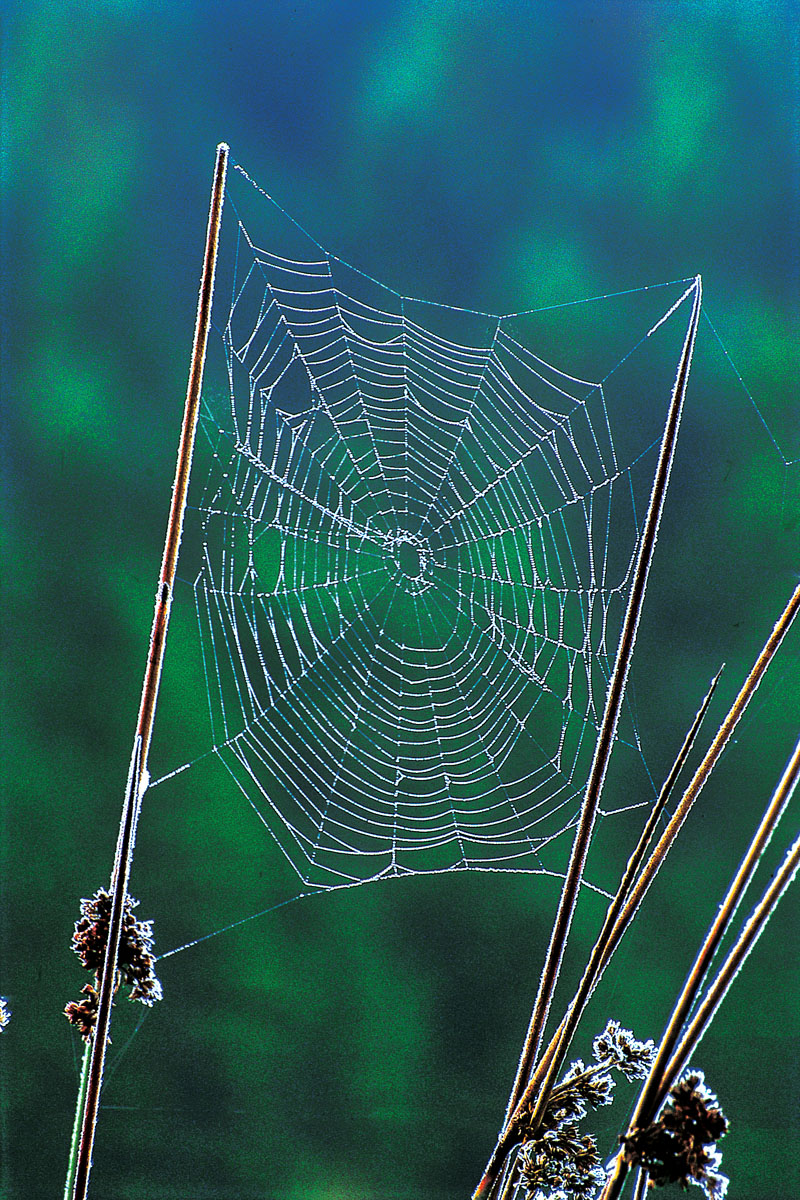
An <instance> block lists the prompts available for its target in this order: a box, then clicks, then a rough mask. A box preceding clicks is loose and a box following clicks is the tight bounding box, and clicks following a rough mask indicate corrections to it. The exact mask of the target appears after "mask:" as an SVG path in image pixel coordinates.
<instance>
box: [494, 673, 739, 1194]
mask: <svg viewBox="0 0 800 1200" xmlns="http://www.w3.org/2000/svg"><path fill="white" fill-rule="evenodd" d="M722 670H723V668H722V667H721V668H720V670H719V671H718V672H717V674H716V675H715V676H714V678H713V679H712V681H711V684H710V686H709V689H708V692H707V693H706V695H705V698H704V699H703V703H702V704H701V705H700V708H699V709H698V711H697V713H696V714H695V717H694V720H693V721H692V724H691V727H690V729H689V732H688V733H687V735H686V737H685V738H684V740H683V744H682V746H681V748H680V750H679V752H678V756H677V758H676V759H675V762H674V763H673V764H672V767H671V768H670V770H669V773H668V774H667V778H666V779H665V781H664V784H663V786H662V788H661V791H660V792H659V795H658V798H657V800H656V803H655V805H654V806H653V808H652V810H651V812H650V814H649V816H648V819H647V821H646V822H645V826H644V829H643V830H642V833H641V835H640V837H639V841H638V843H637V846H636V849H635V850H634V852H633V854H632V855H631V857H630V859H629V860H628V864H627V866H626V868H625V872H624V874H623V876H622V879H621V881H620V884H619V887H618V888H617V892H616V895H615V896H614V898H613V900H612V901H611V904H610V905H609V907H608V910H607V912H606V916H605V919H604V921H603V927H602V929H601V931H600V933H599V935H598V937H597V940H596V942H595V944H594V946H593V948H592V952H591V954H590V956H589V961H588V963H587V965H586V969H585V971H584V973H583V977H582V979H581V982H580V984H579V986H578V990H577V992H576V993H575V996H574V998H573V1000H572V1002H571V1004H570V1006H569V1008H568V1009H567V1013H566V1016H565V1017H564V1019H563V1021H562V1022H561V1024H560V1025H559V1027H558V1029H557V1030H556V1032H555V1034H554V1035H553V1037H552V1039H551V1041H550V1044H549V1045H548V1047H547V1049H546V1050H545V1052H544V1054H543V1055H542V1057H541V1059H540V1060H539V1062H538V1064H537V1066H536V1070H535V1071H534V1072H533V1074H532V1075H531V1078H530V1080H529V1081H528V1084H527V1086H526V1088H525V1090H524V1091H523V1093H522V1096H521V1097H520V1101H519V1104H518V1105H517V1108H516V1109H515V1111H514V1113H513V1114H512V1116H511V1118H510V1119H509V1121H508V1122H507V1123H506V1127H505V1129H504V1130H503V1132H502V1135H501V1137H500V1138H499V1139H498V1142H497V1145H496V1146H495V1150H494V1152H493V1155H492V1158H491V1159H490V1162H489V1167H487V1172H490V1171H491V1170H493V1169H494V1165H495V1164H496V1163H497V1162H502V1161H503V1160H504V1159H505V1157H506V1155H507V1154H508V1151H509V1150H510V1149H511V1147H512V1146H513V1145H514V1144H515V1143H516V1140H517V1122H518V1118H519V1115H520V1114H521V1113H522V1112H524V1111H526V1110H528V1109H529V1107H530V1105H531V1103H532V1102H533V1101H534V1099H535V1100H536V1106H535V1109H534V1112H533V1114H532V1115H531V1116H530V1118H529V1121H528V1124H529V1125H531V1126H533V1127H535V1126H536V1125H537V1123H538V1121H539V1120H540V1119H541V1116H542V1113H543V1111H544V1107H545V1105H546V1103H547V1101H548V1099H549V1096H550V1092H551V1089H552V1086H553V1083H554V1082H555V1079H556V1076H557V1075H558V1073H559V1071H560V1070H561V1068H562V1066H563V1063H564V1059H565V1058H566V1055H567V1053H568V1051H569V1047H570V1044H571V1041H572V1038H573V1036H574V1033H575V1029H576V1028H577V1025H578V1022H579V1021H580V1019H581V1017H582V1015H583V1013H584V1011H585V1008H586V1005H587V1003H588V1001H589V999H590V998H591V996H592V993H593V992H594V989H595V987H596V986H597V984H598V982H599V980H600V978H601V976H602V974H603V972H604V971H605V968H606V967H607V966H608V963H609V961H610V958H611V955H612V954H613V952H614V950H615V949H616V947H617V946H618V945H619V942H620V940H621V938H622V935H623V933H624V931H625V929H626V928H627V924H629V923H630V920H631V919H632V918H633V916H634V912H632V911H631V912H629V915H628V921H627V923H626V924H625V925H622V926H619V925H618V918H619V915H620V911H621V910H622V907H623V905H624V903H625V901H626V899H627V898H628V896H629V894H630V892H631V889H632V887H633V885H634V881H635V878H636V875H637V872H638V871H639V869H640V867H641V864H642V859H643V858H644V855H645V853H646V851H647V847H648V845H649V843H650V840H651V838H652V836H653V834H654V832H655V829H656V826H657V824H658V821H659V820H660V818H661V816H662V814H663V811H664V809H665V807H666V805H667V803H668V801H669V797H670V795H671V793H672V790H673V788H674V786H675V783H676V782H677V779H678V776H679V775H680V772H681V770H682V769H683V767H684V765H685V763H686V760H687V758H688V756H689V754H690V753H691V750H692V746H693V745H694V742H695V739H696V737H697V734H698V732H699V729H700V725H701V724H702V721H703V718H704V717H705V715H706V712H707V711H708V707H709V705H710V703H711V700H712V698H713V696H714V692H715V691H716V688H717V684H718V683H719V680H720V676H721V675H722ZM496 1192H497V1189H496V1188H495V1193H496ZM488 1195H492V1193H491V1192H489V1193H488Z"/></svg>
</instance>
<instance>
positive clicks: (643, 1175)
mask: <svg viewBox="0 0 800 1200" xmlns="http://www.w3.org/2000/svg"><path fill="white" fill-rule="evenodd" d="M647 1179H648V1173H647V1171H645V1170H643V1169H642V1168H641V1167H640V1168H639V1171H638V1174H637V1176H636V1183H635V1184H634V1187H633V1197H632V1200H645V1196H646V1195H647Z"/></svg>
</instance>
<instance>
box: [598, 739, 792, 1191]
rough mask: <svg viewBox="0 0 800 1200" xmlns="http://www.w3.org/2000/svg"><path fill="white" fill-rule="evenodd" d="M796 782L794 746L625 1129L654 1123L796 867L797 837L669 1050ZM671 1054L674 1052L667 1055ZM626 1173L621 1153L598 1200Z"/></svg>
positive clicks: (621, 1182) (615, 1188)
mask: <svg viewBox="0 0 800 1200" xmlns="http://www.w3.org/2000/svg"><path fill="white" fill-rule="evenodd" d="M799 779H800V742H798V744H797V746H796V747H795V750H794V753H793V755H792V757H791V759H790V760H789V763H788V764H787V767H786V769H785V771H784V773H783V775H782V776H781V779H780V782H779V783H778V786H777V787H776V789H775V791H774V793H773V795H772V798H771V800H770V802H769V804H768V805H767V808H766V810H765V812H764V815H763V817H762V819H761V822H760V824H759V827H758V829H757V830H756V833H755V834H754V836H753V839H752V841H751V843H750V845H749V847H748V849H747V851H746V852H745V855H744V857H743V858H742V861H741V864H740V866H739V869H738V870H737V872H736V875H735V876H734V879H733V881H732V883H731V885H730V887H729V889H728V892H727V894H726V896H725V899H724V900H723V902H722V904H721V906H720V909H719V912H718V914H717V917H716V919H715V920H714V921H713V922H712V924H711V927H710V928H709V931H708V933H707V935H706V938H705V941H704V942H703V945H702V947H701V949H700V952H699V953H698V955H697V958H696V959H695V962H694V964H693V966H692V969H691V971H690V972H689V974H688V976H687V978H686V982H685V984H684V987H683V990H682V992H681V994H680V996H679V997H678V1000H677V1002H676V1004H675V1007H674V1009H673V1011H672V1015H671V1017H670V1019H669V1022H668V1023H667V1027H666V1029H665V1031H664V1035H663V1037H662V1039H661V1044H660V1046H659V1048H658V1053H657V1054H656V1059H655V1062H654V1063H653V1066H652V1069H651V1071H650V1074H649V1076H648V1078H647V1079H646V1080H645V1083H644V1086H643V1087H642V1091H641V1093H640V1095H639V1099H638V1101H637V1104H636V1108H635V1110H634V1114H633V1117H632V1118H631V1121H630V1129H631V1130H634V1129H637V1128H642V1127H644V1126H646V1125H649V1124H650V1122H651V1121H652V1120H653V1119H654V1118H655V1116H656V1113H657V1112H658V1109H659V1107H660V1106H661V1104H663V1102H664V1100H665V1099H666V1095H667V1092H668V1091H669V1089H670V1088H671V1087H672V1086H673V1084H674V1082H675V1079H676V1078H677V1076H678V1074H679V1073H680V1071H681V1070H682V1069H683V1067H684V1066H685V1065H686V1063H687V1062H688V1059H689V1057H690V1055H691V1054H692V1053H693V1051H694V1049H695V1047H696V1046H697V1044H698V1042H699V1040H700V1038H701V1037H702V1035H703V1033H704V1032H705V1031H706V1029H707V1028H708V1026H709V1024H710V1022H711V1021H712V1019H713V1017H714V1016H715V1015H716V1012H717V1011H718V1009H719V1006H720V1004H721V1003H722V1000H723V999H724V997H725V994H726V992H727V989H728V987H729V986H730V984H731V982H732V980H733V978H734V976H735V975H736V972H737V971H738V970H739V968H740V967H741V965H742V963H743V962H744V960H745V958H746V957H747V955H748V954H749V952H750V950H751V949H752V948H753V946H754V945H755V942H756V940H757V939H758V937H759V935H760V934H761V932H762V931H763V929H764V927H765V925H766V923H767V921H768V920H769V918H770V916H771V915H772V913H773V912H774V910H775V906H776V905H777V904H778V902H779V900H780V898H781V896H782V895H783V893H784V892H785V891H786V888H787V887H788V886H789V884H790V883H791V881H792V879H793V878H794V875H795V872H796V871H797V868H798V864H799V863H800V838H798V839H797V841H795V842H794V843H793V845H792V846H791V847H790V848H789V851H788V852H787V854H786V856H785V858H784V861H783V863H782V864H781V867H780V869H779V871H778V872H777V874H776V875H775V877H774V879H773V881H772V883H771V884H770V886H769V887H768V888H767V890H766V892H765V893H764V895H763V896H762V897H761V900H760V901H759V903H758V905H757V906H756V908H755V910H754V911H753V913H752V915H751V917H750V919H749V920H748V921H747V923H746V924H745V927H744V929H743V931H742V934H741V936H740V937H739V939H738V940H737V942H736V944H735V945H734V947H733V948H732V950H731V951H730V953H729V955H728V957H727V958H726V960H725V962H724V963H723V965H722V967H721V968H720V970H719V972H718V973H717V975H716V977H715V978H714V981H713V982H712V984H711V985H710V987H709V988H708V991H707V993H706V996H705V998H704V1000H703V1002H702V1003H701V1005H700V1008H699V1009H698V1011H697V1013H696V1015H695V1017H694V1019H693V1021H692V1022H691V1024H690V1026H689V1028H688V1029H687V1030H686V1032H685V1034H684V1037H683V1039H682V1041H681V1043H680V1047H679V1048H678V1050H675V1044H676V1042H677V1041H678V1038H679V1037H680V1033H681V1030H682V1029H683V1027H684V1024H685V1022H686V1018H687V1016H688V1014H689V1012H690V1010H691V1008H692V1005H693V1004H694V1002H695V1000H696V999H697V995H698V993H699V991H700V988H701V986H702V982H703V978H704V977H705V974H706V972H707V970H708V967H709V965H710V962H711V959H712V957H713V955H714V953H715V951H716V949H717V947H718V946H719V942H720V940H721V938H722V937H723V935H724V934H725V932H726V931H727V929H728V928H729V926H730V924H731V921H732V920H733V917H734V915H735V913H736V909H737V907H738V904H739V901H740V900H741V897H742V895H743V893H744V891H745V890H746V888H747V886H748V884H749V883H750V881H751V880H752V878H753V874H754V872H755V869H756V867H757V865H758V862H759V859H760V858H761V855H762V854H763V852H764V849H765V848H766V846H767V844H768V842H769V840H770V838H771V836H772V834H773V832H774V830H775V827H776V825H777V824H778V822H779V820H780V818H781V816H782V815H783V813H784V811H785V809H786V805H787V804H788V803H789V800H790V799H791V796H792V793H793V791H794V789H795V788H796V786H797V783H798V780H799ZM673 1051H675V1052H674V1053H673ZM627 1171H628V1164H627V1162H626V1161H625V1159H624V1157H623V1154H622V1152H620V1154H618V1156H617V1159H616V1161H615V1166H614V1171H613V1173H612V1175H611V1177H610V1179H609V1181H608V1183H607V1184H606V1187H605V1189H604V1191H603V1194H602V1197H601V1200H616V1197H618V1196H619V1194H620V1192H621V1191H622V1187H623V1185H624V1181H625V1176H626V1174H627Z"/></svg>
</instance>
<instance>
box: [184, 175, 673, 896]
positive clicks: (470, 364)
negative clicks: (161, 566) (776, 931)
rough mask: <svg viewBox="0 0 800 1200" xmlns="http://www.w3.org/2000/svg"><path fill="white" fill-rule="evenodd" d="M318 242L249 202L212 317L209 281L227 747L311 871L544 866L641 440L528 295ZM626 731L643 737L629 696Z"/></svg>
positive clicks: (603, 626)
mask: <svg viewBox="0 0 800 1200" xmlns="http://www.w3.org/2000/svg"><path fill="white" fill-rule="evenodd" d="M267 199H268V198H267ZM304 236H307V235H304ZM306 245H307V247H308V248H309V250H308V251H307V253H306V254H305V256H303V257H291V256H279V255H278V254H277V253H275V252H274V250H273V249H265V248H264V247H263V245H259V244H257V242H256V241H255V240H254V238H253V237H251V235H250V234H249V233H248V230H247V228H246V227H245V225H244V223H243V222H242V221H241V220H237V226H236V232H235V250H234V251H233V253H232V254H231V257H230V263H229V271H228V274H229V280H228V284H229V289H230V290H229V304H228V310H227V312H226V313H225V314H224V316H223V318H222V319H220V315H219V314H220V309H221V308H222V306H223V305H224V303H225V301H224V296H223V295H222V293H221V291H220V289H218V293H217V302H216V303H217V328H218V330H219V332H220V334H221V346H222V350H223V355H224V363H225V373H226V377H227V388H226V391H227V396H226V397H225V398H224V399H223V400H222V401H221V402H220V403H217V402H211V401H208V400H207V402H206V407H205V411H204V413H203V415H202V417H201V427H202V429H203V431H204V433H205V436H206V438H207V440H208V445H209V447H210V451H211V465H210V471H209V474H208V476H207V478H206V480H205V482H204V484H203V486H202V492H201V494H200V495H199V498H198V499H196V500H195V507H196V515H197V517H198V519H199V521H200V526H201V537H200V539H199V544H200V546H201V549H200V551H199V559H198V564H197V571H196V575H195V577H194V581H193V586H194V595H195V603H196V610H197V618H198V627H199V631H200V638H201V644H202V651H203V663H204V670H205V676H206V683H207V690H208V697H209V713H210V721H211V729H212V737H213V744H214V753H215V754H216V755H217V756H218V758H219V759H220V761H221V762H222V763H223V764H224V766H225V767H226V768H227V770H228V771H229V772H230V774H231V776H232V777H233V779H234V780H235V781H236V783H237V785H238V787H239V788H240V790H241V792H242V794H243V795H244V796H245V797H246V798H247V800H248V801H249V803H250V804H251V805H252V807H253V809H254V810H255V811H256V812H257V813H258V816H259V817H260V819H261V821H262V822H263V824H264V826H265V827H266V828H267V830H268V831H269V833H270V834H271V835H272V837H273V838H274V839H275V841H276V842H277V843H278V845H279V846H280V848H281V850H282V851H283V853H284V854H285V855H286V857H287V859H288V860H289V862H290V863H291V864H292V866H293V867H294V869H295V871H296V872H297V874H298V876H299V877H300V879H301V880H302V881H303V883H304V884H305V885H307V886H308V887H311V888H314V889H319V888H329V887H336V886H346V885H353V884H356V883H360V882H364V881H366V880H370V879H376V878H381V877H386V876H392V875H402V874H410V873H416V872H420V871H426V872H433V871H448V870H458V869H461V870H465V869H469V868H480V869H484V870H491V869H494V870H517V869H524V870H529V871H553V870H555V871H556V872H557V871H558V869H559V868H558V867H557V866H556V865H555V864H556V862H557V856H555V857H554V856H553V848H554V847H556V846H557V845H558V846H561V847H563V845H564V841H565V834H567V831H568V830H569V829H570V827H571V825H572V824H573V823H574V821H575V819H576V815H577V812H578V809H579V805H580V799H581V796H582V792H583V788H584V785H585V780H586V776H587V773H588V767H589V762H590V759H591V755H592V751H593V748H594V742H595V737H596V733H597V728H598V725H599V722H600V719H601V716H602V709H603V702H604V699H605V693H606V686H607V682H608V678H609V675H610V672H611V667H612V665H613V658H614V654H615V651H616V646H617V640H618V637H619V631H620V627H621V622H622V616H623V613H624V605H625V599H626V594H627V589H628V586H629V583H630V579H631V572H632V569H633V563H634V558H635V553H636V545H637V535H638V532H639V527H638V520H637V504H640V505H641V507H642V509H643V507H644V502H643V496H642V480H644V479H646V480H647V486H649V477H650V476H651V475H652V467H653V462H654V456H653V455H645V452H646V451H647V450H648V449H650V450H652V446H651V445H650V444H649V443H646V444H645V445H644V446H641V447H640V453H639V454H638V455H634V456H631V455H630V454H629V453H628V454H627V456H626V458H625V459H624V460H621V459H620V456H619V454H618V451H617V448H616V444H615V443H616V441H617V438H616V434H615V433H614V432H612V428H611V421H610V419H609V412H608V406H607V402H606V388H605V386H604V381H598V380H591V379H584V378H579V377H578V376H577V375H573V374H569V373H567V372H566V371H565V370H564V369H562V368H560V367H556V366H554V365H552V364H550V363H548V362H546V361H544V359H543V358H541V357H539V356H538V355H537V354H536V353H534V352H533V350H532V349H531V348H530V347H529V346H528V345H526V344H525V343H524V342H523V341H522V340H520V338H519V337H518V336H517V335H516V328H515V327H516V325H518V324H519V322H518V318H519V316H520V314H510V315H507V316H491V315H487V314H481V313H475V312H471V311H470V310H463V309H462V310H459V309H453V308H449V307H447V306H444V305H426V304H424V303H423V302H421V301H416V300H412V299H410V298H408V297H403V296H401V295H399V294H398V293H397V292H395V291H393V290H392V289H390V288H387V287H384V286H382V285H380V284H378V283H377V282H376V281H375V280H373V279H371V278H370V277H368V276H366V275H363V274H362V273H360V272H358V271H356V270H354V269H353V268H351V267H349V266H347V264H345V263H343V262H342V261H341V260H340V259H338V258H336V257H335V256H333V255H331V254H329V253H327V252H325V251H323V250H322V248H321V247H320V246H319V245H318V244H317V243H316V242H313V240H312V239H307V242H306ZM685 284H686V281H684V285H683V287H682V288H681V289H680V291H683V290H684V288H685ZM659 324H660V322H659ZM651 332H652V330H651ZM667 399H668V396H667V395H666V394H665V395H664V396H663V407H664V408H665V407H666V400H667ZM661 407H662V406H661V404H660V405H659V408H661ZM642 455H645V457H644V458H642ZM642 463H644V470H643V469H642ZM185 571H186V568H185V567H184V574H185ZM618 736H619V737H621V738H622V739H623V740H625V741H627V742H628V744H630V745H631V746H633V747H634V749H635V751H636V753H637V754H639V755H641V749H640V747H639V745H638V735H637V733H636V727H635V722H634V721H633V719H632V717H631V716H630V714H628V717H627V719H626V721H625V722H624V723H623V726H621V733H620V734H619V735H618ZM640 799H642V798H640ZM643 799H644V800H645V801H646V799H647V797H644V798H643ZM561 857H562V858H563V857H564V854H563V850H562V853H561Z"/></svg>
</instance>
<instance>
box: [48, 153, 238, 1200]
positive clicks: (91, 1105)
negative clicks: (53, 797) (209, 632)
mask: <svg viewBox="0 0 800 1200" xmlns="http://www.w3.org/2000/svg"><path fill="white" fill-rule="evenodd" d="M227 166H228V147H227V146H226V145H225V144H224V143H220V145H219V146H218V147H217V156H216V163H215V167H214V181H213V184H212V188H211V202H210V206H209V213H208V227H207V230H206V244H205V254H204V257H203V271H202V276H201V281H200V296H199V299H198V303H197V319H196V322H195V331H194V343H193V346H192V359H191V366H190V369H189V382H188V386H187V389H186V403H185V406H184V413H183V426H182V429H181V438H180V444H179V447H178V460H177V465H176V469H175V483H174V485H173V489H172V503H171V505H170V512H169V519H168V521H167V533H166V538H165V541H164V555H163V559H162V563H161V573H160V575H159V580H158V590H157V592H156V606H155V613H154V616H153V626H152V631H151V634H150V650H149V653H148V656H147V666H146V668H145V673H144V683H143V685H142V698H141V702H140V705H139V716H138V720H137V723H136V733H135V735H134V740H133V753H132V755H131V763H130V768H129V771H128V784H127V787H126V789H125V800H124V803H123V806H122V816H121V818H120V826H119V834H118V836H117V849H116V855H115V859H114V869H113V872H112V876H111V917H110V921H109V932H108V941H107V943H106V950H105V958H104V961H103V969H102V973H101V976H100V994H99V1001H98V1011H97V1021H96V1024H95V1028H94V1034H93V1037H92V1042H91V1052H90V1054H89V1066H88V1072H87V1073H86V1079H85V1087H84V1086H83V1073H82V1083H81V1089H80V1092H79V1096H78V1112H79V1113H80V1135H79V1138H78V1141H77V1153H76V1151H75V1139H74V1137H73V1148H72V1151H71V1153H70V1160H69V1166H68V1172H67V1183H66V1189H65V1194H66V1195H71V1197H72V1200H85V1197H86V1195H87V1193H88V1189H89V1174H90V1171H91V1165H92V1148H93V1145H94V1135H95V1129H96V1126H97V1111H98V1106H99V1103H100V1090H101V1087H102V1083H103V1067H104V1063H105V1053H106V1045H107V1042H108V1032H109V1026H110V1024H111V1006H112V1003H113V1000H114V990H115V984H116V978H117V963H118V956H119V944H120V935H121V932H122V920H123V914H124V912H125V901H126V898H127V894H128V878H129V875H130V869H131V863H132V860H133V848H134V843H135V841H136V824H137V821H138V819H139V810H140V807H141V802H142V796H143V794H144V792H145V790H146V788H147V781H148V774H147V756H148V751H149V749H150V738H151V736H152V732H153V719H154V717H155V711H156V704H157V702H158V688H159V683H160V680H161V667H162V664H163V661H164V650H165V647H166V640H167V630H168V627H169V616H170V609H171V606H172V590H173V586H174V583H175V568H176V566H177V562H178V549H179V547H180V542H181V534H182V532H183V516H184V511H185V508H186V494H187V491H188V487H189V474H190V472H191V466H192V454H193V451H194V441H195V432H196V429H197V414H198V411H199V407H200V392H201V388H202V384H203V369H204V366H205V357H206V346H207V343H208V331H209V327H210V324H211V305H212V300H213V296H214V273H215V269H216V262H217V247H218V245H219V230H220V222H221V219H222V204H223V200H224V196H225V175H226V171H227ZM76 1126H77V1115H76Z"/></svg>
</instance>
